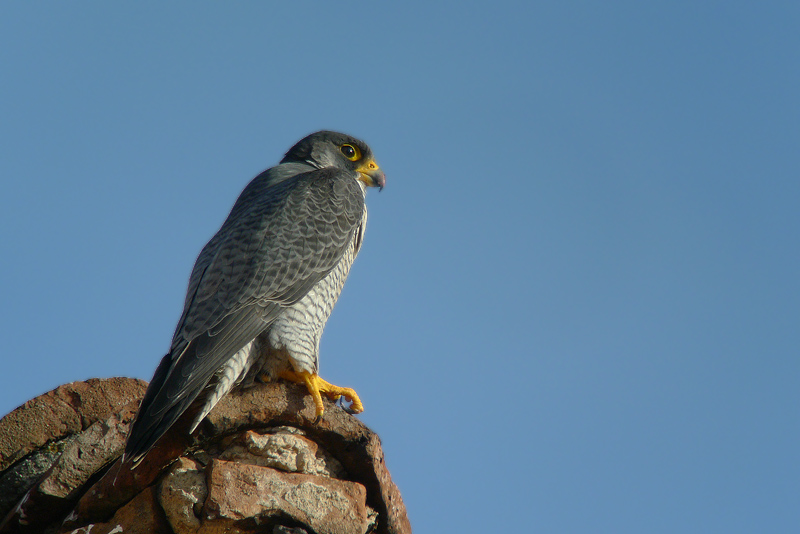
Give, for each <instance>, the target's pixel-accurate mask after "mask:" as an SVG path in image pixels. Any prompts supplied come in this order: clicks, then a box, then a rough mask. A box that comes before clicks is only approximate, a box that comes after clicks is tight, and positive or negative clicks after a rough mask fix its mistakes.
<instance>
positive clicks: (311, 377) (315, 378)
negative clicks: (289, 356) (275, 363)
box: [280, 371, 364, 419]
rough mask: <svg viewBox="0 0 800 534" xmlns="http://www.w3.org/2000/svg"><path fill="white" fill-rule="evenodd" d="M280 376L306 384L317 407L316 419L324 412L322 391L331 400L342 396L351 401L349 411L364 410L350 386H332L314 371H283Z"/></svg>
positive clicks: (357, 411) (359, 411)
mask: <svg viewBox="0 0 800 534" xmlns="http://www.w3.org/2000/svg"><path fill="white" fill-rule="evenodd" d="M280 377H281V378H285V379H286V380H290V381H292V382H297V383H298V384H305V385H306V388H308V392H309V393H310V394H311V398H313V399H314V406H315V407H316V409H317V419H319V418H320V417H322V414H323V413H325V407H324V406H323V405H322V395H321V394H322V393H324V394H325V396H326V397H328V398H329V399H331V400H333V401H336V400H338V399H339V397H344V398H345V399H346V400H347V401H349V402H352V403H353V405H352V406H350V411H351V412H353V413H361V412H363V411H364V405H363V404H361V399H359V398H358V394H357V393H356V392H355V391H354V390H352V389H351V388H341V387H339V386H334V385H333V384H331V383H329V382H326V381H324V380H323V379H321V378H320V377H319V375H318V374H316V373H314V374H312V373H307V372H305V371H302V372H299V373H297V372H295V371H283V372H282V373H281V374H280Z"/></svg>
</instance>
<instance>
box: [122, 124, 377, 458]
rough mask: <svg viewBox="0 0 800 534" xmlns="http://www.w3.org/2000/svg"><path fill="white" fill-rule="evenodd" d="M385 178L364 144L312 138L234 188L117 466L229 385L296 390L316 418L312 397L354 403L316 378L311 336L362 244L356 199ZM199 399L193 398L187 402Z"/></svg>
mask: <svg viewBox="0 0 800 534" xmlns="http://www.w3.org/2000/svg"><path fill="white" fill-rule="evenodd" d="M385 185H386V175H385V174H384V172H383V170H382V169H381V168H380V167H379V166H378V164H377V163H376V162H375V159H374V157H373V154H372V150H371V149H370V148H369V146H367V144H366V143H364V142H363V141H360V140H358V139H356V138H354V137H352V136H349V135H346V134H343V133H338V132H332V131H319V132H316V133H312V134H311V135H308V136H306V137H304V138H303V139H301V140H300V141H298V142H297V143H296V144H295V145H294V146H293V147H292V148H291V149H289V151H288V152H286V154H285V156H284V157H283V159H282V160H281V161H280V163H279V164H278V165H276V166H274V167H271V168H269V169H267V170H266V171H264V172H262V173H261V174H259V175H258V176H256V177H255V178H254V179H253V180H252V181H251V182H250V183H249V184H248V185H247V186H246V187H245V188H244V190H243V191H242V193H241V194H240V196H239V198H238V199H237V200H236V202H235V204H234V206H233V208H232V209H231V212H230V214H229V215H228V217H227V219H226V220H225V222H224V223H223V224H222V227H221V228H220V229H219V231H218V232H217V233H216V234H215V235H214V236H213V237H212V238H211V240H209V241H208V243H207V244H206V245H205V246H204V247H203V249H202V251H201V252H200V254H199V256H198V257H197V260H196V262H195V264H194V268H193V269H192V274H191V276H190V277H189V284H188V288H187V291H186V299H185V302H184V308H183V313H182V314H181V316H180V319H179V320H178V324H177V326H176V328H175V333H174V335H173V338H172V342H171V344H170V348H169V352H168V353H167V354H166V355H165V356H164V357H163V359H162V360H161V362H160V363H159V365H158V367H157V368H156V370H155V373H154V375H153V379H152V380H151V381H150V383H149V385H148V388H147V390H146V392H145V395H144V397H143V399H142V402H141V404H140V407H139V410H138V412H137V413H136V416H135V417H134V420H133V422H132V424H131V430H130V432H129V435H128V438H127V442H126V445H125V450H124V453H123V456H122V463H123V464H124V463H125V462H128V461H129V462H130V463H131V468H134V467H135V466H137V465H138V464H139V463H140V462H141V460H142V459H143V458H144V456H145V455H146V454H147V453H148V452H149V451H150V450H151V449H152V447H153V446H154V445H155V443H156V442H157V441H158V439H159V438H160V437H161V436H163V435H164V434H165V433H166V432H167V431H168V430H169V429H170V428H171V427H172V425H173V424H174V423H175V422H176V421H177V420H178V418H179V417H180V416H181V415H182V414H183V413H184V412H185V411H186V410H187V409H188V408H189V407H190V405H192V403H194V402H195V401H197V405H199V406H200V408H199V410H198V411H197V414H196V415H195V416H194V419H193V421H192V424H191V427H190V430H189V433H190V434H191V433H192V432H194V430H195V429H196V428H197V426H198V425H199V424H200V423H201V422H202V420H203V419H204V418H205V417H206V416H207V415H208V414H209V412H210V411H211V410H212V409H213V408H214V406H215V405H216V404H217V402H219V400H220V399H222V398H223V397H224V396H225V395H226V394H228V393H229V392H230V391H231V390H232V389H233V388H234V387H249V386H252V385H253V384H254V382H255V381H256V380H259V381H271V380H277V379H279V378H283V379H287V380H290V381H293V382H296V383H301V384H304V385H305V386H306V388H307V390H308V392H309V394H310V395H311V397H312V399H313V401H314V406H315V411H316V417H317V420H319V418H320V417H321V416H322V414H323V413H324V407H323V403H322V394H325V395H326V396H328V397H330V398H332V399H335V400H338V399H341V398H342V397H343V398H344V399H346V400H347V401H350V402H351V403H352V404H351V406H350V410H351V412H352V413H360V412H361V411H363V409H364V407H363V404H362V402H361V400H360V398H359V397H358V395H357V394H356V392H355V391H354V390H353V389H351V388H342V387H339V386H335V385H333V384H330V383H328V382H326V381H325V380H323V379H322V378H320V376H319V374H318V371H319V344H320V337H321V335H322V330H323V328H324V326H325V323H326V321H327V320H328V317H329V316H330V314H331V311H332V309H333V306H334V304H335V303H336V300H337V299H338V297H339V294H340V293H341V291H342V287H343V285H344V283H345V280H346V278H347V275H348V273H349V272H350V267H351V265H352V263H353V260H354V259H355V257H356V255H357V254H358V252H359V251H360V250H361V246H362V243H363V239H364V230H365V227H366V223H367V208H366V203H365V199H366V192H367V188H369V187H377V188H378V190H379V191H380V190H382V189H383V187H384V186H385ZM198 399H199V400H198Z"/></svg>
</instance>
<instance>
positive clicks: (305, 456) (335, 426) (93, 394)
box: [0, 378, 411, 534]
mask: <svg viewBox="0 0 800 534" xmlns="http://www.w3.org/2000/svg"><path fill="white" fill-rule="evenodd" d="M145 386H146V384H145V383H143V382H142V381H139V380H132V379H124V378H114V379H108V380H97V379H93V380H89V381H87V382H76V383H73V384H67V385H65V386H61V387H60V388H57V389H55V390H53V391H51V392H49V393H47V394H45V395H42V396H40V397H37V398H36V399H33V400H31V401H29V402H28V403H26V404H24V405H23V406H21V407H19V408H17V409H16V410H14V411H13V412H11V413H10V414H8V415H7V416H6V417H4V418H3V419H2V420H0V496H2V497H0V517H3V516H4V517H5V519H3V520H2V523H0V533H3V532H46V533H50V534H67V533H74V534H89V533H90V532H91V534H106V533H107V534H112V533H115V534H116V533H122V532H124V533H137V532H142V533H144V532H147V533H156V534H158V533H163V534H173V533H174V534H189V533H192V534H195V533H202V534H206V533H218V532H219V533H221V532H231V533H239V532H240V533H255V532H267V533H291V534H302V533H304V532H305V533H316V534H339V533H342V534H345V533H346V534H351V533H352V534H363V533H367V532H378V533H410V532H411V528H410V525H409V522H408V518H407V516H406V511H405V508H404V506H403V501H402V498H401V497H400V493H399V492H398V490H397V487H396V486H395V485H394V484H393V483H392V481H391V477H390V475H389V472H388V471H387V469H386V465H385V462H384V458H383V452H382V450H381V446H380V440H379V439H378V437H377V435H375V434H374V433H373V432H371V431H370V430H369V429H368V428H367V427H366V426H364V425H363V424H362V423H361V422H360V421H359V420H358V419H357V418H355V417H353V416H351V415H349V414H347V413H346V412H345V411H344V410H342V409H340V408H338V407H336V406H334V405H333V404H331V403H328V404H327V405H326V410H325V415H324V416H323V417H322V419H321V420H320V421H315V420H314V419H315V411H314V406H313V404H312V402H311V400H310V398H309V397H308V395H307V394H306V392H305V389H304V388H302V387H300V386H296V385H294V384H287V383H282V382H280V383H273V384H259V385H257V386H255V387H253V388H250V389H247V390H244V391H238V392H234V393H232V394H230V395H228V396H227V397H226V398H224V399H223V400H222V401H221V402H220V403H219V404H218V405H217V407H216V408H215V409H214V410H213V411H212V412H211V413H210V414H209V416H208V417H207V419H206V420H205V421H204V422H203V423H202V424H201V425H200V427H199V428H198V430H197V431H196V432H195V433H194V435H191V436H190V435H189V434H188V430H187V429H188V426H189V424H190V422H191V415H192V414H191V412H189V413H187V414H185V417H183V418H182V419H181V420H179V421H178V423H176V425H175V427H173V429H172V431H170V432H169V433H167V434H166V435H165V436H164V437H163V438H162V439H161V440H160V441H159V442H158V444H157V445H156V446H155V447H154V448H153V450H152V451H151V452H150V453H149V454H148V455H147V456H146V457H145V459H144V460H143V461H142V463H141V464H140V465H139V466H137V467H136V469H134V470H131V469H130V468H129V466H127V465H126V466H122V467H121V466H120V463H119V461H118V459H119V456H120V455H121V454H122V450H123V447H124V444H125V436H126V435H127V432H128V428H129V426H130V423H131V421H132V419H133V416H134V414H135V412H136V409H137V407H138V403H139V400H140V399H141V396H142V395H143V394H144V390H145ZM326 402H327V401H326Z"/></svg>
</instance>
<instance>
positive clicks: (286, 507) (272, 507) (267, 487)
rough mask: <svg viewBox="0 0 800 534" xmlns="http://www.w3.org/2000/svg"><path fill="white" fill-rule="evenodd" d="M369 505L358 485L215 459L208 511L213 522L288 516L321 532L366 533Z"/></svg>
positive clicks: (211, 473) (263, 521) (207, 514)
mask: <svg viewBox="0 0 800 534" xmlns="http://www.w3.org/2000/svg"><path fill="white" fill-rule="evenodd" d="M365 501H366V490H365V488H364V486H362V485H361V484H358V483H356V482H348V481H344V480H336V479H331V478H326V477H316V476H312V475H303V474H297V473H282V472H280V471H277V470H275V469H271V468H269V467H261V466H255V465H247V464H237V463H234V462H226V461H223V460H213V461H212V462H211V466H210V470H209V475H208V498H207V500H206V503H205V506H204V508H203V513H204V519H205V520H207V521H209V522H214V521H218V520H222V521H224V522H225V523H230V522H233V523H234V524H235V523H237V522H241V521H247V520H249V519H251V518H252V519H255V520H256V522H257V523H268V522H270V521H271V520H272V521H276V520H279V519H280V518H282V517H289V518H291V519H293V520H294V521H297V522H299V523H302V524H305V525H308V526H309V527H310V528H311V529H312V530H314V532H317V534H364V533H365V532H367V531H368V529H369V527H370V523H369V522H370V519H371V518H370V513H369V511H368V510H367V507H366V502H365Z"/></svg>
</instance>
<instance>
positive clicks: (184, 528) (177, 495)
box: [158, 457, 208, 534]
mask: <svg viewBox="0 0 800 534" xmlns="http://www.w3.org/2000/svg"><path fill="white" fill-rule="evenodd" d="M207 496H208V490H207V489H206V475H205V468H204V467H203V466H202V465H200V464H199V463H197V462H195V461H194V460H191V459H189V458H183V457H181V458H178V461H177V462H175V463H174V464H173V466H172V468H170V470H169V472H168V473H167V475H166V476H165V477H164V478H163V479H162V481H161V485H160V487H159V491H158V501H159V503H160V504H161V508H163V510H164V513H165V514H166V516H167V521H169V524H170V526H171V527H172V530H173V531H175V534H193V533H195V532H197V531H198V530H199V529H200V517H199V516H200V511H201V509H202V507H203V503H204V502H205V501H206V497H207Z"/></svg>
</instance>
